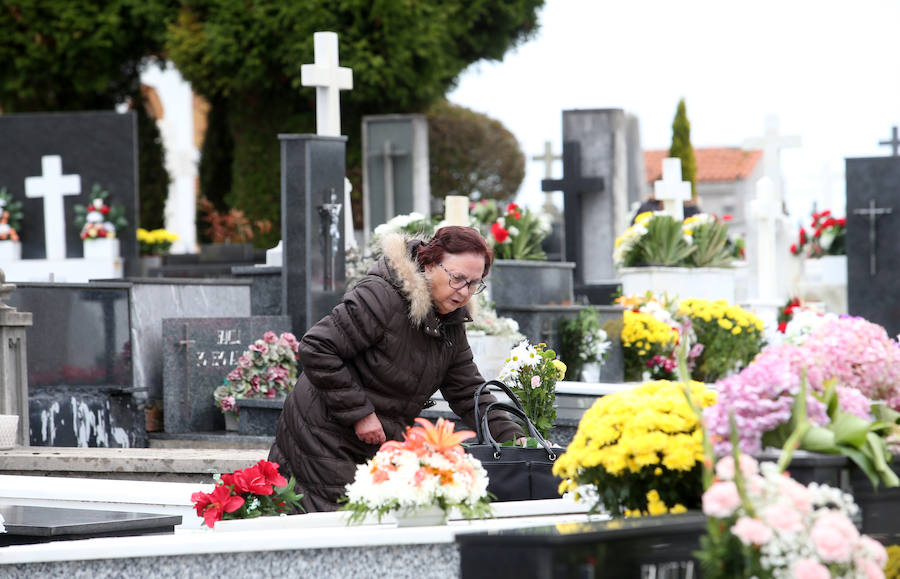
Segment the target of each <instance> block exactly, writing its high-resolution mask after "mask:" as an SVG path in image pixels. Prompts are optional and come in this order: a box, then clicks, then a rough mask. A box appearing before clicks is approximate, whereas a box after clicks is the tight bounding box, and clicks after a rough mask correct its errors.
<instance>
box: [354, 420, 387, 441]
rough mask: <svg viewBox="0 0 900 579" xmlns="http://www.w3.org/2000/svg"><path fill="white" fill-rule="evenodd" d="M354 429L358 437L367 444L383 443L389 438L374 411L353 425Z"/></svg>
mask: <svg viewBox="0 0 900 579" xmlns="http://www.w3.org/2000/svg"><path fill="white" fill-rule="evenodd" d="M353 430H354V431H355V432H356V438H358V439H360V440H361V441H363V442H365V443H367V444H381V443H382V442H384V441H385V440H387V437H386V436H385V435H384V428H382V427H381V421H380V420H378V417H377V416H375V413H374V412H373V413H372V414H369V415H368V416H364V417H363V418H360V419H359V420H357V421H356V424H354V425H353Z"/></svg>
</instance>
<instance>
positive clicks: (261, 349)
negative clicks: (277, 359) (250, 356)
mask: <svg viewBox="0 0 900 579" xmlns="http://www.w3.org/2000/svg"><path fill="white" fill-rule="evenodd" d="M249 349H250V351H251V352H258V353H259V354H260V355H261V356H265V355H266V354H268V353H269V347H268V346H267V345H266V343H265V342H263V341H262V340H256V342H254V343H253V344H251V345H250V348H249Z"/></svg>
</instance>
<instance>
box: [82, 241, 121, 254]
mask: <svg viewBox="0 0 900 579" xmlns="http://www.w3.org/2000/svg"><path fill="white" fill-rule="evenodd" d="M82 244H83V245H84V257H85V258H87V259H94V258H98V257H99V258H111V257H119V255H120V254H121V253H120V251H119V240H118V239H117V238H115V237H111V238H110V237H100V238H96V239H85V240H83V241H82Z"/></svg>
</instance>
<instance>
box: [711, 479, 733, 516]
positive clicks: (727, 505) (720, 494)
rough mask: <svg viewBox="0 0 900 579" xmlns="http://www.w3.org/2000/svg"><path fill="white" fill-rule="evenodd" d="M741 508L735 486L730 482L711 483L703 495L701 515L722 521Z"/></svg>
mask: <svg viewBox="0 0 900 579" xmlns="http://www.w3.org/2000/svg"><path fill="white" fill-rule="evenodd" d="M739 506H741V497H740V495H738V490H737V485H735V484H734V483H733V482H731V481H726V482H717V483H713V484H712V486H710V487H709V488H708V489H706V492H705V493H703V513H704V514H705V515H707V516H710V517H715V518H717V519H724V518H726V517H730V516H731V515H733V514H734V512H735V511H736V510H737V508H738V507H739Z"/></svg>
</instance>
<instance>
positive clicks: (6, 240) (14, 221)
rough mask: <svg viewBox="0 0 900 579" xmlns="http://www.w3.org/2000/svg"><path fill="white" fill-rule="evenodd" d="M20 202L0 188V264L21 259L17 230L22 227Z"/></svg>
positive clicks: (20, 245)
mask: <svg viewBox="0 0 900 579" xmlns="http://www.w3.org/2000/svg"><path fill="white" fill-rule="evenodd" d="M23 216H24V213H23V211H22V202H21V201H16V200H15V199H14V198H13V196H12V194H11V193H9V192H7V190H6V187H0V263H3V262H10V261H17V260H20V259H22V244H21V243H20V241H19V233H18V230H19V229H20V228H21V227H22V217H23Z"/></svg>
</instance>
